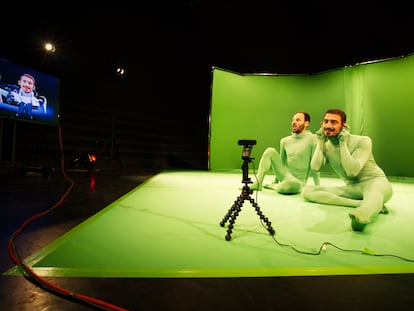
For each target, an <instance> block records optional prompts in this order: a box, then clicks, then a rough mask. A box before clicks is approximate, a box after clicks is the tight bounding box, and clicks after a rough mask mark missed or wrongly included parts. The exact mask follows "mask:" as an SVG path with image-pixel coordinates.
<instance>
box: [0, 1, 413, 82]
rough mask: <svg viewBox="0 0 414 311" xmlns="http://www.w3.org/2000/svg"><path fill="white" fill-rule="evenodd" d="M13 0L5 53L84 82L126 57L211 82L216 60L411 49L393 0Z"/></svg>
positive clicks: (326, 60) (295, 65)
mask: <svg viewBox="0 0 414 311" xmlns="http://www.w3.org/2000/svg"><path fill="white" fill-rule="evenodd" d="M20 4H21V3H19V5H20ZM82 5H85V6H87V7H82ZM8 6H10V8H9V7H3V8H2V14H3V15H4V16H5V17H4V19H3V22H2V36H1V37H2V39H1V41H2V44H1V49H0V57H1V58H5V59H8V60H10V61H13V62H16V63H19V64H22V65H27V66H30V67H32V68H34V69H39V70H42V71H45V72H47V73H50V74H53V75H57V76H59V77H62V78H63V79H67V80H69V79H72V80H80V81H81V80H82V78H81V77H82V76H85V75H86V74H85V73H86V72H90V71H92V72H95V73H96V74H97V75H98V76H102V75H105V74H111V73H112V69H113V66H115V65H123V66H126V68H127V72H128V73H129V74H130V75H133V73H137V72H140V74H141V75H142V74H143V73H148V72H177V71H185V72H187V73H190V74H191V75H193V76H199V77H202V78H200V80H198V81H199V82H198V83H204V82H206V81H208V79H210V70H211V68H212V66H216V67H220V68H224V69H228V70H232V71H236V72H242V73H251V72H273V73H280V74H311V73H316V72H320V71H325V70H330V69H335V68H339V67H343V66H346V65H353V64H355V63H358V62H364V61H368V60H375V59H383V58H393V57H399V56H403V55H408V54H410V53H412V52H414V42H413V39H412V38H413V37H412V34H413V30H414V29H413V28H414V27H413V26H412V22H411V17H410V16H409V14H410V8H409V7H408V4H403V5H401V4H399V3H398V2H395V1H394V2H390V3H389V4H378V3H376V2H372V3H371V2H370V1H359V2H355V3H352V1H346V2H345V1H342V2H335V1H330V2H326V1H306V2H300V1H270V0H268V1H266V0H256V1H240V0H239V1H237V0H218V1H217V0H183V1H174V0H170V1H168V0H159V1H153V2H149V3H146V2H143V3H140V2H137V3H128V4H125V3H123V1H115V2H113V3H110V4H103V3H101V4H99V5H97V6H95V7H94V6H93V5H91V4H87V3H86V2H85V3H83V4H77V5H75V4H74V3H69V4H66V5H63V4H62V3H56V4H54V5H53V6H51V5H49V6H47V5H44V4H43V5H40V4H38V3H33V4H29V6H26V7H22V8H19V9H18V8H12V7H11V6H12V5H8ZM13 10H14V11H13ZM16 10H17V11H16ZM24 11H26V13H25V12H24ZM7 12H9V13H7ZM17 12H19V13H17ZM46 40H53V41H54V42H55V43H56V45H57V51H56V53H55V54H54V55H47V54H46V53H45V52H44V51H43V49H42V42H45V41H46ZM69 77H71V78H69ZM196 81H197V79H193V82H194V83H197V82H196Z"/></svg>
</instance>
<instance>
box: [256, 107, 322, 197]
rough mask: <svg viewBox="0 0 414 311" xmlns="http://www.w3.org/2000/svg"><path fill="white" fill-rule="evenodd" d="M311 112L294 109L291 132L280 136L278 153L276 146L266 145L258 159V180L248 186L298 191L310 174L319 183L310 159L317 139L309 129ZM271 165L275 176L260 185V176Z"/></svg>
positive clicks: (262, 177)
mask: <svg viewBox="0 0 414 311" xmlns="http://www.w3.org/2000/svg"><path fill="white" fill-rule="evenodd" d="M309 124H310V115H309V114H308V113H307V112H297V113H296V114H295V115H294V116H293V118H292V135H290V136H286V137H283V138H282V139H281V140H280V154H279V152H278V151H277V150H276V148H273V147H268V148H267V149H266V150H265V151H264V153H263V155H262V157H261V159H260V162H259V168H258V172H257V181H256V182H254V183H253V184H252V185H251V186H250V188H251V189H252V190H262V188H266V189H272V190H276V191H277V192H279V193H282V194H296V193H300V192H301V190H302V187H303V186H304V185H306V183H307V180H308V177H309V176H310V175H312V177H313V181H314V184H315V185H319V172H316V171H315V172H312V171H311V169H310V160H311V158H312V154H313V153H314V150H315V148H316V143H317V139H316V136H315V135H314V134H312V133H311V132H310V131H309V130H308V126H309ZM270 169H272V170H273V173H274V175H275V180H274V182H273V183H271V184H268V185H262V183H263V179H264V177H265V175H266V173H267V172H268V171H270Z"/></svg>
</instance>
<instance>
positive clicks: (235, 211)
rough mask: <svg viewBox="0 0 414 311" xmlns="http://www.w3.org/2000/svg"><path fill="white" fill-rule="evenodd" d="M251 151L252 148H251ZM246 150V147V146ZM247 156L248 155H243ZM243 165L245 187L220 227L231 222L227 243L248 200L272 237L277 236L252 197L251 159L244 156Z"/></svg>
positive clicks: (226, 237)
mask: <svg viewBox="0 0 414 311" xmlns="http://www.w3.org/2000/svg"><path fill="white" fill-rule="evenodd" d="M250 149H251V147H250ZM245 150H246V146H245ZM243 154H246V153H243ZM242 159H243V164H242V170H243V180H242V183H244V186H243V188H242V192H241V194H240V195H239V196H238V197H237V199H236V201H234V203H233V205H232V206H231V208H230V209H229V210H228V211H227V214H226V215H225V216H224V218H223V220H222V221H221V222H220V226H222V227H224V225H225V224H226V222H227V220H228V221H229V226H228V229H227V234H226V236H225V239H226V240H227V241H230V240H231V234H232V232H233V227H234V223H235V222H236V218H237V216H239V213H240V212H241V208H242V206H243V204H244V201H246V200H248V201H249V202H250V203H251V205H252V206H253V207H254V209H255V210H256V214H257V215H259V217H260V219H261V220H263V221H264V222H265V223H266V226H267V231H269V233H270V235H274V234H275V230H274V229H273V227H272V223H271V222H270V221H269V219H268V218H267V217H265V216H264V215H263V213H262V211H261V210H260V207H259V205H258V204H257V203H256V202H255V201H254V199H253V198H252V197H251V196H250V195H251V194H252V193H253V190H252V189H250V188H249V184H251V183H252V181H251V180H250V178H249V162H251V158H250V157H249V156H242Z"/></svg>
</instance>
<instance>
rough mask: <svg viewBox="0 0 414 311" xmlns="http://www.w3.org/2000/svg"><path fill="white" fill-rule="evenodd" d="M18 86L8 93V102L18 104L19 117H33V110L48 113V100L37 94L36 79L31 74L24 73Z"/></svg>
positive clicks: (17, 114)
mask: <svg viewBox="0 0 414 311" xmlns="http://www.w3.org/2000/svg"><path fill="white" fill-rule="evenodd" d="M17 84H18V86H19V87H18V88H17V89H14V90H11V91H10V92H9V93H8V94H7V103H8V104H10V105H16V106H18V108H19V110H18V111H17V113H16V116H17V117H27V118H29V119H33V111H35V112H37V113H40V114H46V107H47V100H46V98H45V97H44V96H37V94H36V91H35V89H36V80H35V78H34V77H33V76H32V75H30V74H27V73H25V74H23V75H21V76H20V78H19V81H17Z"/></svg>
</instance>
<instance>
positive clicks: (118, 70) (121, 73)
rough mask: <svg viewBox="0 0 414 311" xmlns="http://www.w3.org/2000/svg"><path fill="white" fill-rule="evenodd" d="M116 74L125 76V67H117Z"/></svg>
mask: <svg viewBox="0 0 414 311" xmlns="http://www.w3.org/2000/svg"><path fill="white" fill-rule="evenodd" d="M115 73H116V74H117V75H118V76H123V75H124V74H125V68H124V67H117V68H116V69H115Z"/></svg>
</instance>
